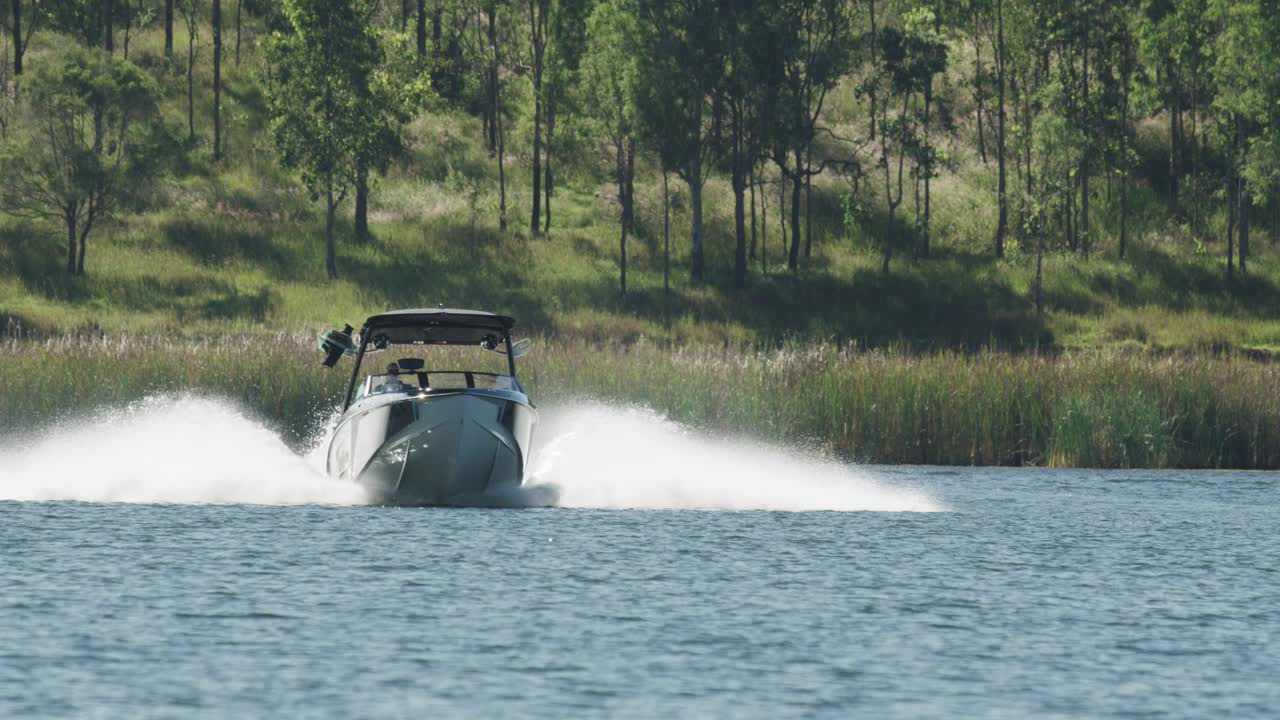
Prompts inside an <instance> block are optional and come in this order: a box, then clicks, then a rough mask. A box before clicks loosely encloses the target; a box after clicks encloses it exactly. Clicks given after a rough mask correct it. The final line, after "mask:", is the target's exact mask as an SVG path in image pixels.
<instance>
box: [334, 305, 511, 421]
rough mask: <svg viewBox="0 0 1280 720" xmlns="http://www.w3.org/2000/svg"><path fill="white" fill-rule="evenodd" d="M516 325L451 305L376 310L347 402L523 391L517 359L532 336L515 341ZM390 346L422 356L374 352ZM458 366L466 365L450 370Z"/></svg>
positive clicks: (361, 346) (362, 341)
mask: <svg viewBox="0 0 1280 720" xmlns="http://www.w3.org/2000/svg"><path fill="white" fill-rule="evenodd" d="M514 324H515V321H514V320H513V319H512V318H509V317H506V316H502V315H494V314H492V313H486V312H480V311H475V310H451V309H447V308H432V309H418V310H397V311H394V312H388V313H383V314H382V315H375V316H373V317H371V318H369V319H368V320H366V321H365V323H364V326H363V327H362V328H361V330H360V344H359V350H358V352H355V353H354V354H355V356H356V362H355V368H354V370H353V372H352V376H351V384H350V385H349V387H348V393H347V402H346V407H350V405H351V403H352V402H354V401H357V400H360V399H363V398H365V397H368V396H371V395H377V394H384V393H405V394H413V395H421V394H424V393H434V392H443V391H458V390H497V391H511V392H518V393H521V394H523V393H524V390H523V389H522V388H521V387H520V382H519V380H517V379H516V365H515V360H516V358H517V357H519V356H521V355H522V354H524V352H526V351H527V350H528V347H529V341H528V340H527V339H526V340H522V341H520V342H514V343H513V342H512V339H511V328H512V326H513V325H514ZM392 350H394V353H395V355H396V356H404V355H414V354H418V355H421V356H422V357H396V359H394V360H390V359H383V358H379V357H376V355H375V354H381V353H382V352H383V351H392ZM387 355H391V352H388V353H387ZM384 357H385V356H384ZM428 362H430V363H431V364H430V365H428ZM362 367H363V370H364V372H363V373H362V372H361V370H362ZM458 367H464V368H466V369H461V370H459V369H450V368H458Z"/></svg>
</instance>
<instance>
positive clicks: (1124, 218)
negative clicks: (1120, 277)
mask: <svg viewBox="0 0 1280 720" xmlns="http://www.w3.org/2000/svg"><path fill="white" fill-rule="evenodd" d="M1124 52H1125V56H1124V59H1123V60H1122V61H1121V63H1122V64H1121V71H1120V132H1122V133H1123V136H1122V137H1123V142H1121V144H1120V147H1121V149H1122V150H1123V152H1124V154H1123V155H1122V160H1121V163H1122V169H1121V173H1120V259H1121V260H1123V259H1124V254H1125V248H1126V246H1127V245H1128V242H1127V240H1128V237H1129V80H1130V76H1131V74H1132V71H1131V70H1130V67H1129V65H1130V62H1129V55H1128V53H1129V52H1130V51H1129V49H1128V48H1127V47H1126V48H1125V50H1124Z"/></svg>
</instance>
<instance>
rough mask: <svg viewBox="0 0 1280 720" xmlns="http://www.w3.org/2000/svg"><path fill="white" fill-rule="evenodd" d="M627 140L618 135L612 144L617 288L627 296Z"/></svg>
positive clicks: (623, 295)
mask: <svg viewBox="0 0 1280 720" xmlns="http://www.w3.org/2000/svg"><path fill="white" fill-rule="evenodd" d="M626 146H627V141H626V138H625V137H621V136H620V137H619V138H618V140H617V144H616V145H614V149H613V151H614V159H613V162H614V172H615V174H616V176H617V181H618V216H619V217H618V288H619V292H620V293H621V295H622V297H624V298H625V297H626V296H627V158H626V152H627V150H626Z"/></svg>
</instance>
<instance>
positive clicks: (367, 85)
mask: <svg viewBox="0 0 1280 720" xmlns="http://www.w3.org/2000/svg"><path fill="white" fill-rule="evenodd" d="M284 11H285V17H286V19H287V22H288V30H287V31H284V32H276V33H273V34H272V36H271V38H270V40H269V41H268V43H267V58H268V62H269V63H270V65H271V70H270V71H271V73H272V74H273V81H272V83H271V85H270V94H269V98H268V103H269V108H268V111H269V113H270V117H271V132H272V137H273V139H274V140H275V145H276V148H277V149H278V150H279V152H280V156H281V158H282V159H283V161H284V163H285V165H287V166H289V167H292V168H297V169H298V170H300V171H301V173H302V181H303V183H304V184H305V185H306V186H307V189H308V190H310V191H311V195H312V197H313V198H314V199H319V198H321V197H323V198H324V200H325V246H326V256H325V265H326V269H327V270H328V273H329V277H330V278H337V277H338V264H337V243H336V240H335V238H334V222H335V212H336V210H337V207H338V206H339V205H340V204H341V203H342V202H343V200H345V199H346V195H347V193H348V192H349V191H350V190H351V189H352V188H353V187H354V186H355V184H356V182H357V180H358V175H359V169H360V168H361V167H373V166H377V165H381V164H382V163H384V162H385V161H386V159H387V158H389V157H390V156H391V154H392V153H393V152H394V150H395V148H396V147H397V144H398V137H399V134H398V132H397V131H396V129H394V128H393V127H392V126H391V124H390V122H389V115H390V114H389V113H388V108H387V106H386V98H385V97H381V96H380V95H379V94H378V93H377V92H375V90H374V87H373V83H374V77H373V76H374V72H375V70H376V69H377V68H378V66H379V64H380V63H381V62H382V58H383V54H382V50H381V48H380V47H379V45H378V38H377V36H376V34H375V33H374V31H373V29H372V28H371V27H370V26H369V22H368V18H369V14H370V13H369V4H368V0H335V1H332V2H331V1H330V0H287V1H286V2H285V6H284Z"/></svg>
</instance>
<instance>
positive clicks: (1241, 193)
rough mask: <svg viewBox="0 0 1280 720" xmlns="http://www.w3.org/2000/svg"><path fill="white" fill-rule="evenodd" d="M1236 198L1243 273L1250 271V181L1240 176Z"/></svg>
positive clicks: (1241, 271) (1241, 269)
mask: <svg viewBox="0 0 1280 720" xmlns="http://www.w3.org/2000/svg"><path fill="white" fill-rule="evenodd" d="M1236 200H1237V203H1238V207H1239V209H1238V210H1237V211H1236V214H1237V215H1239V217H1240V219H1239V220H1238V221H1237V222H1236V224H1237V225H1239V226H1240V243H1239V248H1240V274H1241V275H1243V274H1245V273H1246V272H1248V271H1249V206H1250V204H1251V203H1250V201H1249V182H1248V180H1246V179H1245V178H1244V176H1243V175H1241V176H1240V187H1239V189H1238V190H1236Z"/></svg>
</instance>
